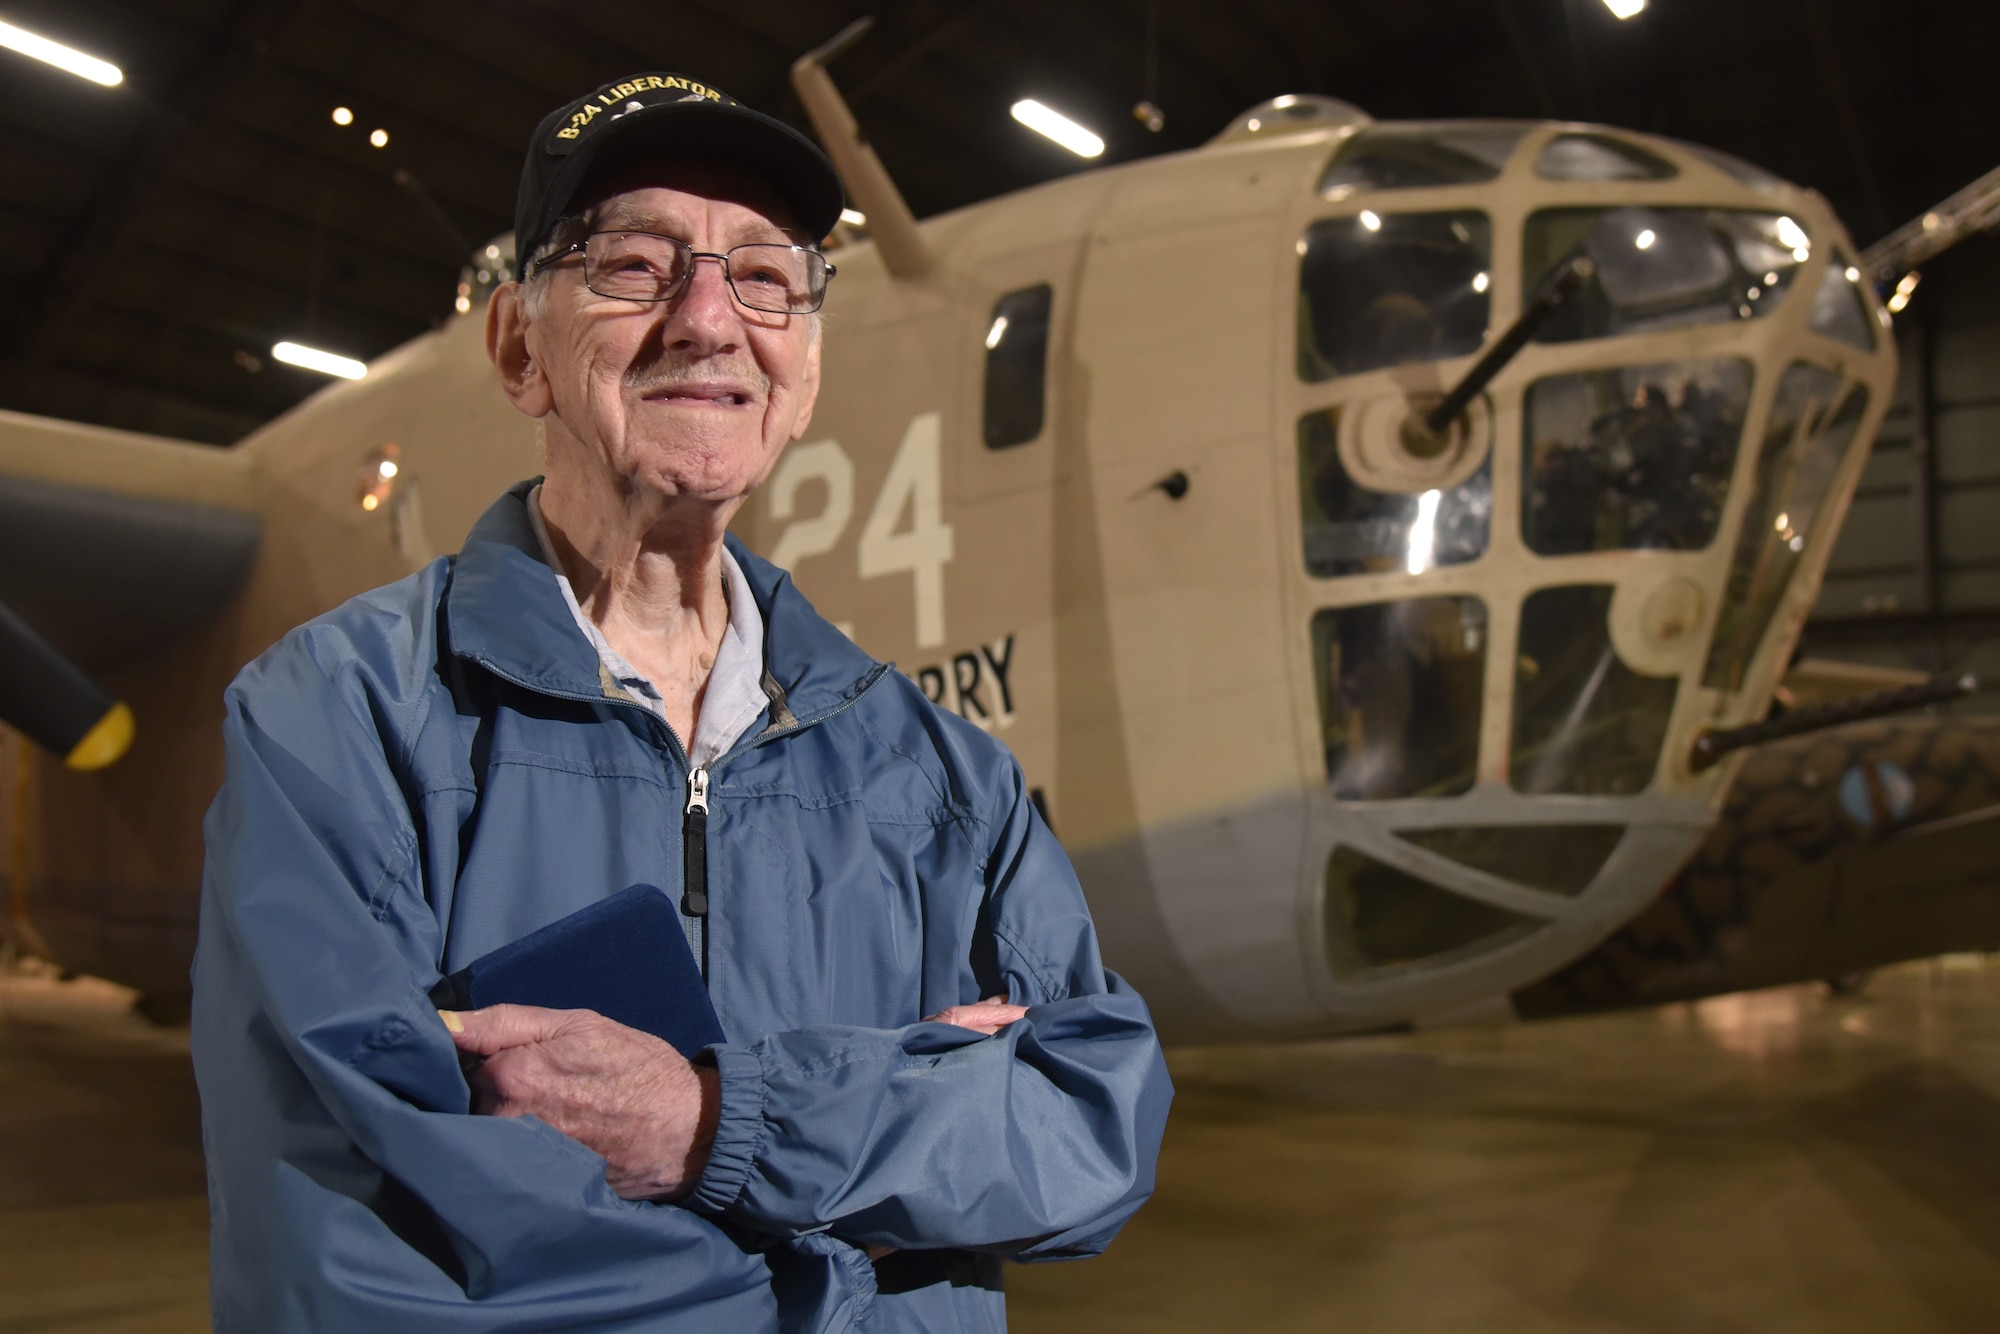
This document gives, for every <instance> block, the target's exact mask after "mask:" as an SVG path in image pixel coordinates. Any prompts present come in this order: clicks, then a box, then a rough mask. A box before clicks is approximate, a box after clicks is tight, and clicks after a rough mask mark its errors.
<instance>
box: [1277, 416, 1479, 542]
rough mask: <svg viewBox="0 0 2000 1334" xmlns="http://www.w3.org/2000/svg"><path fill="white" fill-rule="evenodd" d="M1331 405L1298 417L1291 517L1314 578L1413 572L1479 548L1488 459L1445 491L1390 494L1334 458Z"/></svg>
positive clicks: (1336, 419) (1336, 427) (1336, 440)
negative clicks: (1295, 517) (1295, 512)
mask: <svg viewBox="0 0 2000 1334" xmlns="http://www.w3.org/2000/svg"><path fill="white" fill-rule="evenodd" d="M1340 419H1341V410H1340V409H1339V408H1329V409H1327V410H1326V411H1324V412H1309V413H1307V414H1306V415H1305V416H1303V417H1301V418H1299V518H1300V527H1301V530H1302V532H1303V534H1304V539H1305V557H1306V569H1307V571H1309V572H1310V573H1312V574H1314V575H1317V576H1318V577H1320V578H1322V579H1325V578H1334V577H1338V576H1341V575H1350V574H1380V573H1383V572H1386V571H1400V572H1405V573H1409V574H1421V573H1423V572H1424V571H1425V570H1428V569H1431V568H1433V567H1435V566H1439V565H1462V564H1464V563H1465V562H1466V561H1469V560H1477V559H1478V558H1479V557H1480V556H1481V555H1482V554H1484V552H1485V551H1486V533H1487V529H1488V528H1489V527H1490V526H1491V519H1492V513H1493V480H1492V473H1491V465H1490V464H1487V463H1482V464H1481V465H1480V467H1479V471H1478V472H1476V473H1474V474H1473V475H1472V476H1470V477H1468V478H1466V479H1465V480H1464V481H1462V482H1460V483H1459V484H1458V485H1457V486H1454V487H1450V488H1448V489H1445V490H1438V491H1423V492H1409V493H1404V494H1394V493H1388V492H1382V491H1370V490H1369V489H1368V488H1366V487H1364V486H1360V485H1357V484H1356V483H1355V481H1354V479H1353V478H1351V477H1349V476H1348V475H1347V469H1346V468H1345V467H1344V466H1342V464H1341V462H1340Z"/></svg>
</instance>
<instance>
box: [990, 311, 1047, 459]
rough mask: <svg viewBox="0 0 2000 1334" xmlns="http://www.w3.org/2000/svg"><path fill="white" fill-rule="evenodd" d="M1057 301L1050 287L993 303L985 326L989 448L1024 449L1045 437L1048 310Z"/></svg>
mask: <svg viewBox="0 0 2000 1334" xmlns="http://www.w3.org/2000/svg"><path fill="white" fill-rule="evenodd" d="M1054 303H1055V289H1053V288H1051V287H1050V286H1049V285H1048V284H1047V283H1037V284H1036V285H1035V286H1033V287H1024V288H1022V289H1021V290H1020V291H1018V292H1009V293H1007V295H1005V296H1003V297H1001V298H1000V299H999V300H998V301H996V302H994V303H993V318H992V320H991V322H989V323H988V324H987V326H986V412H985V434H986V447H987V448H988V449H1006V448H1008V447H1010V446H1012V445H1025V444H1027V443H1028V442H1029V441H1030V440H1033V439H1034V438H1035V437H1036V436H1038V435H1040V434H1041V433H1042V396H1043V395H1042V391H1043V387H1044V382H1045V381H1046V380H1047V378H1048V360H1049V310H1050V308H1051V307H1052V306H1053V305H1054Z"/></svg>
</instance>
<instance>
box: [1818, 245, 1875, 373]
mask: <svg viewBox="0 0 2000 1334" xmlns="http://www.w3.org/2000/svg"><path fill="white" fill-rule="evenodd" d="M1849 274H1852V275H1853V276H1852V277H1849V276H1848V275H1849ZM1810 324H1811V326H1812V331H1813V332H1814V333H1818V334H1825V335H1826V336H1827V337H1828V338H1838V339H1839V340H1840V341H1841V342H1843V343H1846V344H1849V345H1850V346H1853V347H1858V348H1860V349H1861V350H1862V351H1863V352H1873V351H1874V350H1875V321H1873V320H1871V319H1869V318H1868V304H1867V303H1866V302H1865V301H1863V300H1862V299H1861V274H1860V272H1859V271H1858V270H1856V269H1854V268H1853V267H1851V266H1850V265H1848V264H1846V263H1845V262H1843V261H1842V260H1841V259H1838V258H1836V259H1835V260H1834V262H1833V263H1832V264H1830V265H1828V266H1827V270H1826V272H1825V273H1824V274H1822V275H1820V280H1819V290H1818V291H1817V292H1814V293H1813V303H1812V319H1811V320H1810Z"/></svg>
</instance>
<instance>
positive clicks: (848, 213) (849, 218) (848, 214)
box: [840, 208, 868, 227]
mask: <svg viewBox="0 0 2000 1334" xmlns="http://www.w3.org/2000/svg"><path fill="white" fill-rule="evenodd" d="M840 220H841V221H842V222H844V223H846V224H847V225H848V226H850V227H866V226H867V225H868V215H867V214H866V213H863V212H862V211H861V210H860V209H857V208H844V209H842V210H840Z"/></svg>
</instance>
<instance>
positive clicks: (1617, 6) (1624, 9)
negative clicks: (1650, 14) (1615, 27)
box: [1604, 0, 1646, 23]
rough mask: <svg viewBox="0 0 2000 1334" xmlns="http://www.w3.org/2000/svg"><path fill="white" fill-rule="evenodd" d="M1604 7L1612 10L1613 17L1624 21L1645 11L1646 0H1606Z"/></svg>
mask: <svg viewBox="0 0 2000 1334" xmlns="http://www.w3.org/2000/svg"><path fill="white" fill-rule="evenodd" d="M1604 7H1605V8H1606V9H1608V10H1610V11H1611V17H1613V18H1615V19H1617V20H1619V21H1620V22H1621V23H1622V22H1623V21H1624V20H1626V19H1629V18H1636V17H1638V16H1639V15H1640V14H1643V13H1645V11H1646V0H1604Z"/></svg>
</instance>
